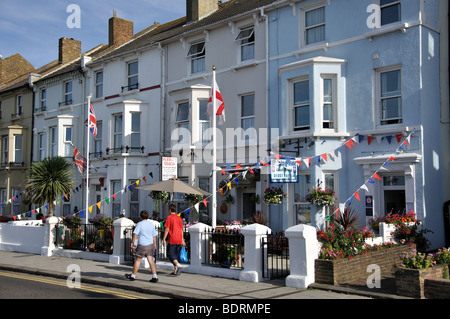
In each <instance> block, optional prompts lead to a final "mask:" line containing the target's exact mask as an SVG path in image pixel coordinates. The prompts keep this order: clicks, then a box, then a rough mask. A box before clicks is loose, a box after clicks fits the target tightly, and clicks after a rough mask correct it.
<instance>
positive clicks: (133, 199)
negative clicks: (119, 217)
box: [128, 179, 140, 218]
mask: <svg viewBox="0 0 450 319" xmlns="http://www.w3.org/2000/svg"><path fill="white" fill-rule="evenodd" d="M136 181H137V179H130V180H129V183H130V184H129V185H134V184H135V183H136ZM128 202H129V204H130V206H129V208H130V216H129V217H128V218H139V212H140V211H139V190H138V189H137V188H136V187H131V189H130V191H129V197H128ZM133 212H134V214H133Z"/></svg>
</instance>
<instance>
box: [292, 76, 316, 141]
mask: <svg viewBox="0 0 450 319" xmlns="http://www.w3.org/2000/svg"><path fill="white" fill-rule="evenodd" d="M303 82H308V103H302V104H299V105H296V104H295V85H296V84H297V83H303ZM290 101H291V102H290V105H291V109H292V114H293V117H292V122H291V123H292V131H293V132H305V131H310V130H311V124H312V123H311V110H312V109H311V103H312V102H313V101H311V80H310V79H309V77H302V78H297V79H294V80H291V90H290ZM300 107H308V115H309V119H308V125H303V126H297V125H296V120H297V117H296V109H297V108H300Z"/></svg>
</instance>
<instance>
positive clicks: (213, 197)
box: [211, 66, 217, 228]
mask: <svg viewBox="0 0 450 319" xmlns="http://www.w3.org/2000/svg"><path fill="white" fill-rule="evenodd" d="M212 70H213V81H212V84H213V90H212V94H213V95H212V102H213V112H212V113H213V117H212V118H213V130H212V138H213V156H212V157H213V158H212V162H213V170H212V187H211V193H212V227H213V228H216V216H217V204H216V202H217V193H216V184H217V181H216V179H217V176H216V162H217V149H216V148H217V145H216V136H217V134H216V116H217V115H216V112H217V106H216V67H215V66H213V68H212Z"/></svg>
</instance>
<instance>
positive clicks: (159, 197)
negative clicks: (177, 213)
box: [148, 191, 169, 213]
mask: <svg viewBox="0 0 450 319" xmlns="http://www.w3.org/2000/svg"><path fill="white" fill-rule="evenodd" d="M148 196H150V198H152V199H153V201H154V202H155V211H156V212H158V213H159V202H160V201H161V202H162V203H163V204H164V203H166V202H167V200H168V199H169V193H168V192H164V191H162V192H160V191H152V192H151V193H150V194H149V195H148Z"/></svg>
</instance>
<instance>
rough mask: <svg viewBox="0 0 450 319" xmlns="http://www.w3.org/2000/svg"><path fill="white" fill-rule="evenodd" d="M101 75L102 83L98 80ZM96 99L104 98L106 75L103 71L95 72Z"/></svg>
mask: <svg viewBox="0 0 450 319" xmlns="http://www.w3.org/2000/svg"><path fill="white" fill-rule="evenodd" d="M99 74H101V77H102V78H101V82H99V80H98V76H99ZM94 76H95V97H96V98H101V97H103V81H104V73H103V70H98V71H96V72H95V75H94Z"/></svg>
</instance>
